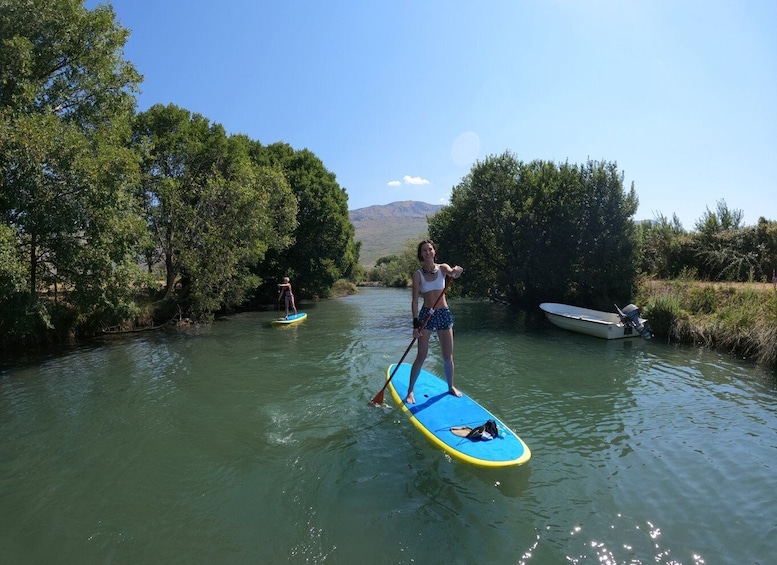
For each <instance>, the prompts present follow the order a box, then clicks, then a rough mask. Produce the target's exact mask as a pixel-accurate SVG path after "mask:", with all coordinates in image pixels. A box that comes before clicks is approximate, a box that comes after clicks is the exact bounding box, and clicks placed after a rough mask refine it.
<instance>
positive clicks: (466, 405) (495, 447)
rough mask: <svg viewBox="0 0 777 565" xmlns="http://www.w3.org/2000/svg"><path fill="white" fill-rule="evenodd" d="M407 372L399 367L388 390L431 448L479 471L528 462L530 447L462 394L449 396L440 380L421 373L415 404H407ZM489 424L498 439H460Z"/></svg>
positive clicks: (390, 368) (414, 392) (407, 365)
mask: <svg viewBox="0 0 777 565" xmlns="http://www.w3.org/2000/svg"><path fill="white" fill-rule="evenodd" d="M394 367H396V365H391V366H389V368H388V370H387V371H386V379H389V378H391V373H392V371H393V370H394ZM410 368H411V365H409V364H407V363H403V364H402V365H400V366H399V368H398V369H397V372H396V374H395V375H394V377H393V378H391V381H390V382H389V384H388V389H389V390H390V391H391V396H392V397H393V398H394V402H395V403H396V404H397V406H400V407H401V408H402V411H403V412H404V413H405V414H407V415H408V416H409V417H410V420H411V421H412V422H413V424H414V425H415V427H416V428H418V429H419V430H420V431H421V433H423V434H424V435H425V436H426V437H427V438H428V439H429V440H430V441H431V442H432V443H433V444H434V445H436V446H437V447H439V448H441V449H443V450H444V451H445V452H446V453H448V454H450V456H451V457H453V458H455V459H458V460H459V461H463V462H465V463H470V464H472V465H478V466H481V467H509V466H512V465H521V464H523V463H526V462H527V461H528V460H529V459H530V458H531V450H529V447H528V446H527V445H526V444H525V443H524V442H523V440H522V439H521V438H519V437H518V436H517V435H516V434H515V432H513V431H512V430H511V429H510V428H508V427H507V426H506V425H505V424H504V423H502V422H501V421H500V420H499V419H498V418H497V417H496V416H494V415H493V414H491V412H489V411H488V410H486V409H485V408H483V407H482V406H481V405H480V404H478V403H477V402H475V401H474V400H472V399H471V398H470V397H469V396H467V395H466V394H464V393H463V392H462V396H461V397H457V396H454V395H452V394H450V393H449V392H448V384H447V383H446V382H445V381H444V380H443V379H441V378H439V377H437V376H435V375H433V374H431V373H429V372H427V371H424V370H423V369H422V370H421V372H420V374H419V375H418V380H417V381H416V383H415V387H414V390H413V396H415V400H416V402H415V404H406V403H405V396H407V387H408V384H409V383H410ZM457 388H458V387H457ZM459 391H460V392H461V389H459ZM488 420H493V421H494V422H495V423H496V425H497V428H498V435H497V437H495V438H493V439H490V440H483V439H479V440H473V439H469V438H467V437H463V435H466V434H463V435H462V428H464V429H465V430H466V428H467V427H469V428H476V427H478V426H482V425H483V424H485V423H486V422H487V421H488Z"/></svg>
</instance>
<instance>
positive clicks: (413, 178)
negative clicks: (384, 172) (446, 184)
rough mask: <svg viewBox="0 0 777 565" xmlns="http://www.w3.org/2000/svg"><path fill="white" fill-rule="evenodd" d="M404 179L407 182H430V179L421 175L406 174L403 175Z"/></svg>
mask: <svg viewBox="0 0 777 565" xmlns="http://www.w3.org/2000/svg"><path fill="white" fill-rule="evenodd" d="M402 180H403V181H405V184H429V181H428V180H426V179H422V178H421V177H411V176H410V175H405V176H404V177H402Z"/></svg>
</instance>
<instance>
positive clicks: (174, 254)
mask: <svg viewBox="0 0 777 565" xmlns="http://www.w3.org/2000/svg"><path fill="white" fill-rule="evenodd" d="M135 143H136V145H137V146H138V148H139V149H140V150H141V151H143V153H144V155H145V157H144V160H143V164H142V170H143V181H142V183H141V186H142V191H143V200H144V202H145V209H146V217H147V222H148V226H149V230H150V232H151V233H152V234H153V240H154V241H153V246H152V247H151V248H150V249H149V253H148V257H149V258H150V263H154V262H155V261H156V259H157V258H158V260H159V261H160V262H161V263H162V264H163V265H164V273H165V297H164V298H165V300H166V301H167V302H169V303H172V304H175V305H179V306H183V307H184V308H185V310H186V311H187V313H189V314H190V315H192V316H195V317H197V318H201V317H205V316H207V315H209V314H210V313H212V312H214V311H216V310H219V309H222V308H229V307H232V306H235V305H237V304H240V303H241V302H242V301H243V300H244V299H245V296H246V293H247V292H248V291H250V290H251V289H253V288H255V287H257V286H258V285H259V283H260V282H261V280H260V279H259V278H257V277H256V276H254V275H252V274H251V272H250V270H251V267H253V266H254V265H255V264H256V263H257V262H258V261H260V260H261V259H263V258H264V255H265V253H266V252H267V250H268V249H272V248H278V247H281V248H282V247H284V246H286V245H288V243H289V242H290V234H291V232H292V231H293V229H294V227H295V219H294V216H295V214H296V206H295V200H294V195H293V194H292V192H291V189H290V187H289V185H288V183H287V182H286V179H285V178H284V176H283V174H282V173H280V171H278V170H276V169H273V168H271V167H260V166H257V165H256V164H254V163H253V162H252V160H251V158H250V155H249V153H250V150H251V148H252V142H250V140H248V139H247V138H245V137H244V136H235V137H227V135H226V133H225V131H224V128H223V127H222V126H221V125H218V124H211V123H210V122H209V121H208V120H207V119H206V118H204V117H202V116H200V115H198V114H192V113H190V112H189V111H187V110H184V109H182V108H179V107H177V106H175V105H168V106H162V105H156V106H153V107H151V108H149V109H148V110H147V111H146V112H143V113H141V114H139V115H138V116H137V118H136V122H135Z"/></svg>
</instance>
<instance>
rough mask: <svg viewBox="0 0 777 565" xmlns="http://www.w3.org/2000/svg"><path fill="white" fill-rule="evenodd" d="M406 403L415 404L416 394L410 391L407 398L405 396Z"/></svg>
mask: <svg viewBox="0 0 777 565" xmlns="http://www.w3.org/2000/svg"><path fill="white" fill-rule="evenodd" d="M405 403H406V404H415V395H413V393H412V392H409V393H408V394H407V398H405Z"/></svg>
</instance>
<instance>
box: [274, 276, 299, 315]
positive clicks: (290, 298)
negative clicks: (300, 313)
mask: <svg viewBox="0 0 777 565" xmlns="http://www.w3.org/2000/svg"><path fill="white" fill-rule="evenodd" d="M281 297H285V303H286V318H287V319H288V317H289V304H291V307H292V309H293V310H294V314H296V313H297V306H296V305H295V304H294V292H292V290H291V281H289V277H283V282H282V283H279V284H278V300H280V299H281Z"/></svg>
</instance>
